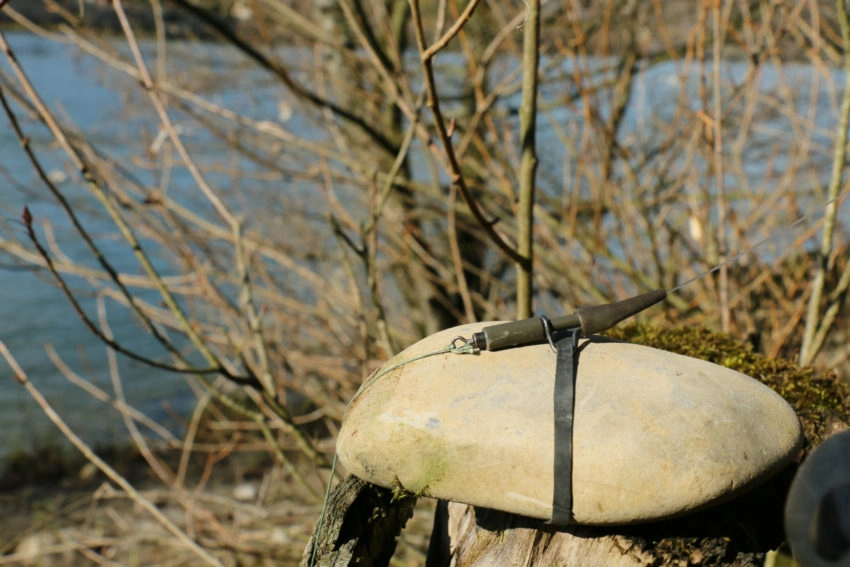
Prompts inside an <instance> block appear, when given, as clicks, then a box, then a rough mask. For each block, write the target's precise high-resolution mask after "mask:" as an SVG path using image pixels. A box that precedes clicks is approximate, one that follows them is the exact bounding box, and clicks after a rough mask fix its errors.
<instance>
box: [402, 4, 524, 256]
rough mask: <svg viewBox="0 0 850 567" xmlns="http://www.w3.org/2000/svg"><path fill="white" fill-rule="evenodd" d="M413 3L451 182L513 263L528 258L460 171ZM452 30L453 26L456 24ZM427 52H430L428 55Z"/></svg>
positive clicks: (430, 98) (431, 103) (419, 15)
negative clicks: (502, 230) (489, 213)
mask: <svg viewBox="0 0 850 567" xmlns="http://www.w3.org/2000/svg"><path fill="white" fill-rule="evenodd" d="M477 4H478V1H477V0H472V1H471V2H470V5H471V6H472V7H474V6H475V5H477ZM410 6H411V11H412V13H413V20H414V29H415V30H416V40H417V43H418V45H419V52H420V59H421V63H422V69H423V71H424V72H425V86H426V88H427V89H428V107H429V108H430V109H431V113H432V114H433V115H434V124H435V125H436V126H437V133H438V134H439V137H440V142H441V143H442V145H443V150H444V151H445V157H446V160H447V162H448V163H447V165H448V168H449V174H450V175H451V182H452V183H453V184H456V185H457V186H458V188H459V189H460V193H461V195H463V200H464V201H465V202H466V205H467V206H468V207H469V210H470V211H471V212H472V216H473V217H475V220H476V221H477V222H478V224H479V225H480V226H481V228H483V229H484V232H485V233H486V234H487V237H488V238H489V239H490V240H491V241H492V242H493V243H494V244H495V245H496V247H497V248H499V250H501V251H502V252H503V253H504V254H505V255H506V256H507V257H508V258H509V259H510V260H512V261H514V262H525V261H526V260H525V259H524V258H522V257H521V256H520V255H519V254H518V253H517V251H516V249H515V248H514V247H513V246H511V245H510V244H508V242H506V241H505V239H504V238H503V237H502V236H501V235H500V234H499V233H498V232H496V230H495V229H494V228H493V225H494V224H495V222H496V221H491V220H488V219H487V218H486V217H485V216H484V213H483V211H482V210H481V207H480V206H479V205H478V202H477V201H476V200H475V197H474V196H473V195H472V192H471V191H470V189H469V187H468V186H467V184H466V179H465V177H464V175H463V173H462V172H461V168H460V162H459V161H458V158H457V154H456V153H455V151H454V146H453V145H452V141H451V137H450V136H449V134H448V127H447V126H446V121H445V118H444V117H443V113H442V111H441V110H440V97H439V95H438V94H437V85H436V79H435V78H434V65H433V60H434V55H435V54H436V52H430V54H429V51H428V47H426V45H425V31H424V29H423V22H422V13H421V11H420V9H419V0H410ZM465 12H466V11H465ZM470 14H471V11H470ZM465 21H466V20H464V23H465ZM452 29H454V26H453V27H452ZM459 29H460V28H458V30H459ZM452 37H453V36H452ZM449 39H450V38H449ZM426 54H428V55H427V56H426Z"/></svg>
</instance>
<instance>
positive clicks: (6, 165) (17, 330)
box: [0, 32, 846, 456]
mask: <svg viewBox="0 0 850 567" xmlns="http://www.w3.org/2000/svg"><path fill="white" fill-rule="evenodd" d="M7 39H8V41H9V42H10V44H11V45H12V47H13V48H14V49H15V51H16V54H17V56H18V58H19V60H20V62H21V64H22V65H23V67H24V68H25V69H26V70H27V71H28V73H29V74H30V78H31V80H32V81H33V83H34V84H35V86H36V88H37V89H39V91H40V93H41V94H42V96H43V98H44V100H45V101H46V102H47V104H48V105H50V106H51V107H52V108H54V109H56V110H57V111H58V112H60V113H61V114H62V115H65V116H68V117H70V118H71V119H72V120H73V122H74V124H75V125H76V126H77V127H78V128H79V129H80V130H81V131H85V132H86V133H87V135H89V136H90V137H91V138H92V139H93V140H94V141H95V142H96V143H97V144H98V145H99V146H100V147H102V148H106V149H108V150H109V151H110V152H111V154H112V155H113V156H114V157H115V158H116V159H119V160H120V159H121V155H122V154H121V146H122V140H128V139H132V138H134V137H138V136H139V135H140V131H142V130H143V129H145V128H148V129H149V128H150V123H149V122H146V120H147V119H146V118H144V117H139V118H137V119H132V118H131V119H128V118H127V116H126V112H125V110H126V108H125V107H126V105H127V104H128V101H127V99H126V97H125V94H124V93H125V89H124V87H125V86H126V83H124V84H122V83H121V82H120V81H118V82H116V81H114V80H109V81H107V80H104V79H103V75H102V72H101V67H100V65H99V64H98V63H97V62H96V61H94V60H93V59H91V58H88V57H85V56H83V55H81V54H80V53H79V52H78V51H77V50H76V49H74V48H73V47H69V46H64V45H61V44H58V43H53V42H48V41H46V40H44V39H41V38H37V37H35V36H31V35H29V34H26V33H19V32H15V33H9V34H7ZM201 52H202V53H203V56H200V55H198V53H201ZM173 53H174V52H173ZM176 53H177V57H178V59H179V57H180V53H181V52H180V50H177V51H176ZM182 53H183V56H184V57H185V61H184V62H181V61H179V60H178V61H177V62H176V63H174V62H173V63H172V65H177V66H178V67H179V66H180V65H181V64H184V65H186V66H187V67H192V68H193V69H195V70H197V69H200V68H201V67H203V66H204V65H207V66H211V67H218V68H221V67H224V66H227V65H228V64H230V63H231V62H232V60H230V59H228V58H229V57H233V56H232V55H229V54H228V52H226V51H224V50H222V49H220V48H219V47H218V46H215V45H206V46H203V49H199V44H195V46H194V48H193V49H191V50H186V51H184V52H182ZM172 57H174V55H173V54H172ZM0 70H2V71H4V72H7V71H8V67H7V66H6V64H5V62H0ZM559 72H564V69H563V68H562V69H559ZM745 72H746V66H745V65H744V64H743V63H729V64H727V65H725V68H724V73H725V75H726V76H727V77H728V78H729V80H731V81H734V80H735V76H736V75H738V76H743V75H744V73H745ZM233 73H234V77H235V78H233V79H232V80H231V81H230V82H228V83H227V84H225V83H215V82H213V83H210V84H209V85H207V88H208V91H209V92H208V93H207V95H209V96H212V97H217V98H218V99H219V100H221V101H222V102H225V103H226V104H227V105H228V106H237V107H243V108H246V109H252V110H251V112H255V113H256V115H257V116H258V117H262V116H274V115H277V114H279V113H280V111H281V106H280V99H279V95H278V94H274V95H272V94H271V93H270V92H267V93H265V94H264V91H263V88H264V87H263V85H262V83H261V82H260V80H259V79H258V78H257V77H255V76H253V75H251V74H250V72H248V71H246V72H242V71H240V70H239V69H236V70H235V71H234V72H233ZM568 74H569V73H566V72H564V75H565V76H566V75H568ZM783 74H784V75H783V76H784V79H785V81H786V82H787V83H788V84H791V85H796V86H797V87H799V91H797V92H795V93H793V95H792V96H797V97H799V100H800V102H799V105H800V112H804V111H805V109H806V107H807V106H806V105H807V103H808V99H807V98H806V97H807V94H806V93H807V91H806V88H807V85H808V84H810V83H811V80H812V79H811V77H812V70H811V69H809V68H808V67H806V66H804V65H799V66H786V67H785V68H784V69H783ZM763 75H764V76H763V78H762V83H763V88H764V89H765V91H770V90H771V89H774V88H775V87H776V83H777V79H778V75H777V74H776V73H773V72H771V70H770V68H766V70H765V71H764V72H763ZM831 79H832V80H834V81H835V82H836V83H837V84H842V83H843V80H844V77H843V75H842V74H841V73H840V72H838V71H836V72H833V73H832V75H831ZM245 85H252V87H251V88H250V89H246V88H242V87H244V86H245ZM636 85H637V86H636V88H637V89H638V92H636V93H635V96H634V97H633V104H632V105H631V107H630V108H629V110H628V115H627V119H626V121H625V123H624V126H623V129H622V131H621V135H622V136H623V137H624V138H629V137H631V138H632V139H635V138H637V139H639V138H641V137H644V136H651V135H652V121H653V120H660V121H662V122H663V121H665V120H669V119H670V118H671V117H670V116H668V115H666V114H665V113H669V112H670V111H671V109H672V108H674V106H675V104H674V101H675V100H676V99H677V98H678V97H679V96H680V92H681V84H680V75H679V71H678V69H677V66H676V62H668V63H662V64H659V65H655V66H652V67H650V68H648V69H646V70H645V71H644V72H643V73H642V74H641V76H640V77H639V79H638V81H637V83H636ZM559 88H560V87H559V86H558V84H557V83H555V84H553V85H552V86H548V87H546V88H545V89H544V91H543V96H544V102H545V100H546V98H547V97H552V98H554V97H557V96H558V95H559V91H558V89H559ZM698 89H699V81H698V80H697V78H696V77H694V78H693V80H692V81H689V83H688V85H687V88H686V92H687V93H688V94H687V96H689V97H691V98H692V99H693V100H694V104H695V105H696V104H697V102H696V101H697V99H698ZM825 90H826V89H824V91H825ZM265 95H268V96H265ZM243 99H244V102H245V104H244V105H242V104H241V101H242V100H243ZM817 104H818V106H819V107H820V108H821V110H819V112H818V113H817V116H816V122H817V123H818V124H821V125H822V127H823V135H821V136H819V137H816V138H815V142H817V143H822V144H824V147H828V141H829V138H828V134H829V127H830V125H831V120H834V112H833V111H834V108H835V101H834V100H831V99H830V98H829V97H828V96H827V95H826V94H821V95H820V100H819V101H818V103H817ZM506 105H507V106H508V107H511V106H515V105H516V101H515V100H507V101H506ZM284 106H285V105H284ZM543 106H544V107H545V104H544V105H543ZM545 112H546V113H547V114H546V118H545V119H544V120H543V121H542V125H541V131H540V134H539V136H540V147H541V152H542V160H541V167H540V169H541V172H542V175H541V185H542V186H543V190H544V191H554V190H555V189H554V186H555V185H557V184H558V183H560V182H562V181H563V179H564V178H565V177H566V174H565V171H566V170H567V169H568V168H569V167H571V166H570V164H569V160H565V159H564V153H565V152H564V142H563V140H562V139H561V138H560V137H559V134H558V132H556V131H554V130H553V129H552V128H548V127H547V126H546V122H547V120H548V121H552V122H555V123H561V124H565V123H570V122H575V121H578V120H581V113H580V112H579V111H577V110H569V109H566V108H554V109H548V110H546V111H545ZM650 116H651V117H653V118H652V119H649V118H648V117H650ZM288 118H291V117H288ZM294 120H296V122H295V123H293V122H290V123H288V124H287V127H288V128H290V129H294V130H295V131H298V130H299V125H298V124H297V120H298V117H297V116H296V117H294ZM25 127H26V128H27V129H28V133H29V134H30V135H31V136H33V139H34V141H35V143H36V146H37V147H39V148H40V152H41V154H40V155H41V156H42V158H43V159H44V160H45V162H46V163H47V164H48V166H52V167H53V168H55V172H54V174H55V175H56V176H57V178H61V177H62V176H63V173H62V170H61V169H60V166H59V165H58V164H59V162H58V161H56V160H55V159H54V158H53V157H52V156H55V154H53V153H52V152H55V151H56V150H55V148H52V147H50V145H49V144H45V143H44V142H45V140H47V139H48V138H47V136H48V135H47V132H46V131H45V130H43V129H40V128H39V127H38V126H37V125H36V124H34V123H31V122H26V121H25ZM301 128H302V132H303V134H304V136H311V135H312V134H311V131H310V130H309V128H310V125H309V124H307V123H305V124H304V125H303V126H302V127H301ZM772 128H773V130H772V131H765V132H763V134H764V135H765V136H766V139H767V137H770V139H771V140H773V138H775V137H776V130H777V129H778V130H779V131H780V132H781V131H782V130H783V129H785V128H787V125H783V123H782V118H781V117H777V118H776V121H775V122H774V123H773V125H772ZM768 130H770V129H768ZM787 135H788V140H787V144H788V146H789V147H790V146H791V145H792V144H793V143H794V141H793V137H792V136H791V134H790V130H789V131H788V132H787ZM757 136H758V135H757V134H756V135H755V137H756V138H757ZM771 147H773V148H774V149H773V150H770V151H774V152H775V151H776V150H775V147H776V146H775V144H774V145H773V146H771ZM207 151H208V155H207V156H206V158H208V159H216V158H218V157H222V158H223V156H224V152H226V147H224V146H215V145H214V144H212V145H211V146H210V147H209V148H208V150H207ZM754 151H756V152H757V151H758V149H756V150H754ZM782 151H787V148H786V150H782ZM216 152H220V154H217V153H216ZM827 153H828V152H824V155H827ZM780 154H781V151H780ZM754 155H757V154H754ZM768 158H770V160H772V161H770V163H771V165H770V167H774V168H775V167H776V164H777V160H776V159H775V158H776V154H773V156H772V157H771V156H767V157H765V158H764V159H754V160H753V162H752V164H748V166H747V174H748V176H750V177H751V178H752V179H753V180H754V182H756V181H758V180H759V179H761V178H763V177H764V175H765V172H766V168H767V167H768V165H767V163H768V161H769V159H768ZM779 163H781V155H780V156H779ZM824 163H826V162H824ZM51 164H52V165H51ZM827 170H828V168H824V171H825V172H826V171H827ZM824 176H825V174H824V175H817V174H815V175H814V177H813V178H812V180H813V181H817V180H818V179H821V180H822V179H823V178H824ZM547 184H548V185H549V187H548V189H547ZM62 186H63V188H65V189H66V190H68V191H69V194H71V195H73V191H74V190H73V183H70V182H68V181H66V182H65V183H64V184H63V185H62ZM34 187H40V185H39V183H38V182H37V180H36V177H35V174H34V172H33V170H32V167H31V166H30V164H29V163H28V162H27V161H26V159H25V157H24V154H23V153H22V151H21V149H20V146H19V143H18V140H17V138H16V137H15V136H14V135H13V133H12V132H11V128H10V127H9V126H8V124H7V123H6V120H5V118H4V119H2V120H0V215H2V224H3V228H4V230H5V231H6V232H7V234H12V235H16V236H17V237H18V238H19V239H20V240H21V241H23V242H26V241H27V239H26V236H25V231H24V229H23V226H22V225H21V223H20V222H19V220H18V219H19V218H20V214H21V211H22V209H23V207H24V206H25V205H26V206H28V207H29V208H30V209H31V211H32V213H33V215H34V217H35V218H36V219H41V220H43V219H48V220H50V221H51V223H52V224H53V226H54V228H55V231H56V234H57V239H58V240H59V241H60V242H61V246H62V248H63V250H64V251H65V252H66V253H68V254H69V255H70V256H71V257H77V256H83V255H84V254H83V250H82V249H81V246H82V244H81V243H80V241H79V239H77V238H74V237H73V236H72V233H71V232H70V230H69V228H68V222H67V219H65V217H64V215H63V214H62V213H61V211H60V210H59V208H58V207H57V205H56V204H55V203H53V202H51V201H50V199H49V198H46V197H45V195H43V194H42V193H43V191H42V190H39V191H38V192H35V191H34V189H33V188H34ZM740 207H741V208H742V211H744V210H745V209H746V207H747V204H746V203H745V202H744V203H741V204H740ZM845 210H846V207H845ZM92 229H93V231H94V232H95V234H97V230H98V225H97V223H96V221H95V224H93V225H92ZM63 236H67V237H68V238H66V239H63V238H62V237H63ZM101 244H102V245H103V246H104V247H105V250H106V252H107V254H108V255H109V254H111V253H114V256H113V257H112V259H113V261H115V262H116V264H118V266H119V268H120V267H122V265H123V266H127V267H130V266H132V265H133V260H132V258H130V257H128V255H127V253H126V252H120V253H119V252H118V250H119V248H117V246H118V244H117V243H116V245H115V246H116V248H115V249H114V251H113V250H112V249H111V244H110V241H109V240H104V241H103V242H101ZM120 250H123V248H120ZM0 262H3V264H2V267H0V338H2V340H3V341H4V342H5V343H6V344H7V346H8V347H9V348H10V350H11V351H12V353H13V354H14V355H15V356H16V358H17V360H18V361H19V363H20V364H21V366H22V367H23V368H24V370H25V371H26V372H27V374H28V375H29V376H30V378H31V379H32V380H33V381H34V382H35V384H36V385H37V386H38V387H39V388H40V389H41V391H42V392H43V393H44V394H45V395H46V397H47V398H48V400H49V401H50V402H51V403H53V404H55V406H56V407H57V409H58V410H59V411H60V413H61V414H62V415H63V416H64V417H65V418H66V419H67V420H68V422H69V423H70V424H71V425H72V426H73V427H74V428H75V430H76V431H77V432H78V433H80V434H81V435H82V436H83V437H84V438H85V439H87V440H89V441H115V440H119V439H123V436H124V435H123V433H122V427H121V426H120V422H119V419H118V418H117V416H116V415H115V413H114V412H112V411H111V410H105V409H104V408H103V406H102V404H101V403H100V402H97V401H95V400H93V399H92V398H91V397H90V396H89V395H87V394H86V393H84V392H82V391H80V390H79V389H78V388H77V387H76V386H73V385H72V384H70V383H69V382H68V380H67V379H66V378H65V377H64V376H63V375H62V373H61V372H59V371H57V369H56V366H55V365H54V364H53V362H51V360H50V359H49V358H48V356H47V353H46V345H51V347H52V348H54V349H55V350H56V352H57V353H58V355H59V356H60V357H61V358H62V359H63V360H64V361H65V362H66V363H67V364H68V365H69V366H70V367H71V368H72V370H73V371H74V372H77V373H79V374H80V375H82V376H84V377H86V378H87V379H89V380H91V381H92V382H94V383H96V384H98V385H100V386H101V387H103V388H104V389H106V390H107V391H112V390H111V385H110V382H109V380H110V379H109V375H110V373H109V360H108V358H107V353H106V350H105V348H104V347H103V346H102V345H101V344H100V343H99V342H98V341H97V340H96V339H95V338H93V337H92V336H91V335H90V334H89V332H88V331H87V330H86V328H85V327H84V325H83V324H82V323H81V322H80V320H79V318H78V317H77V316H76V314H75V313H74V311H73V309H72V308H71V306H70V304H69V303H68V301H67V300H66V299H65V297H64V296H63V295H62V294H61V292H60V291H59V290H58V288H57V287H56V285H55V284H54V283H53V282H52V281H50V280H49V279H48V278H46V277H45V275H44V274H39V273H34V272H32V271H29V270H26V269H22V268H21V267H19V266H13V265H11V264H10V263H9V262H8V261H7V259H6V258H5V257H3V256H2V254H0ZM79 289H85V286H82V287H80V288H79ZM87 305H88V306H89V307H91V305H92V303H91V301H90V300H89V301H88V303H87ZM115 312H121V313H122V315H121V316H114V318H111V319H110V324H111V326H112V328H113V330H114V332H115V333H116V335H123V336H132V337H134V339H133V341H134V342H133V344H132V346H133V348H134V349H136V350H139V351H142V352H145V351H146V350H148V349H153V346H154V345H153V344H150V339H148V337H147V335H146V334H145V333H144V332H142V331H141V330H140V329H139V328H138V327H137V325H136V324H135V323H134V322H132V321H131V320H130V319H129V317H128V316H126V315H125V314H123V311H121V310H115ZM118 369H119V372H120V374H121V376H122V378H123V383H124V388H125V390H126V394H127V397H128V399H129V400H130V401H131V403H132V404H133V405H134V406H135V407H138V408H139V409H140V410H142V411H143V412H145V413H147V414H149V415H150V416H151V417H153V418H154V419H157V420H160V421H163V422H170V423H172V425H173V426H174V427H175V428H176V429H179V424H178V422H179V419H178V420H177V422H175V421H174V420H173V418H174V416H185V415H186V413H187V412H188V411H189V410H190V409H191V407H192V405H193V395H192V393H191V390H190V388H189V387H188V385H187V384H186V382H185V381H184V379H183V378H181V377H179V376H175V375H169V374H164V373H162V372H159V371H155V370H151V369H150V368H148V367H145V366H143V365H141V364H139V363H136V362H133V361H130V360H128V359H126V358H124V357H119V358H118ZM54 440H58V434H57V433H56V432H55V430H54V428H53V427H52V425H50V424H49V422H47V420H46V418H45V417H44V416H43V415H42V412H41V410H40V409H39V408H38V407H37V406H36V405H35V404H34V403H33V402H32V401H31V400H30V398H29V396H28V395H27V393H26V392H25V391H24V389H23V388H22V387H21V386H20V385H18V384H17V383H16V382H15V381H14V380H13V379H12V376H11V373H10V372H9V371H8V369H7V368H6V367H5V364H3V363H0V456H2V455H4V454H8V453H9V452H11V451H14V450H17V449H25V448H29V447H32V446H34V445H44V444H48V443H51V442H52V441H54Z"/></svg>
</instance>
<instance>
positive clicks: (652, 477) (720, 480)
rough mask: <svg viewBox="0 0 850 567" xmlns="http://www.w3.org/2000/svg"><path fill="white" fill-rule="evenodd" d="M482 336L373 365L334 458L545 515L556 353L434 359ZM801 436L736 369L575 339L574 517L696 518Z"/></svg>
mask: <svg viewBox="0 0 850 567" xmlns="http://www.w3.org/2000/svg"><path fill="white" fill-rule="evenodd" d="M480 329H481V324H480V323H479V324H476V325H466V326H461V327H456V328H453V329H449V330H446V331H443V332H441V333H437V334H435V335H432V336H430V337H427V338H425V339H423V340H422V341H420V342H418V343H416V344H415V345H413V346H411V347H410V348H408V349H406V350H405V351H403V352H402V353H400V354H399V355H397V356H396V357H394V358H393V359H391V360H390V361H388V362H387V363H386V364H385V365H384V366H383V367H382V368H381V369H379V371H378V372H377V374H376V376H377V378H376V379H374V380H372V381H368V382H367V385H366V387H365V388H364V389H363V390H362V391H361V392H360V393H359V394H358V395H357V397H356V398H355V400H354V401H353V403H352V404H351V406H350V408H349V410H348V412H347V415H346V417H345V419H344V421H343V425H342V429H341V431H340V434H339V437H338V441H337V451H338V454H339V458H340V460H341V462H342V463H343V464H344V465H345V466H346V468H348V470H349V471H350V472H352V473H354V474H356V475H357V476H359V477H361V478H363V479H365V480H367V481H369V482H372V483H375V484H378V485H380V486H385V487H390V488H393V487H399V488H404V489H406V490H408V491H411V492H414V493H418V494H423V495H428V496H431V497H435V498H440V499H445V500H452V501H457V502H463V503H468V504H473V505H476V506H483V507H487V508H492V509H496V510H503V511H507V512H513V513H516V514H521V515H525V516H529V517H532V518H540V519H548V518H550V516H551V513H552V499H553V481H554V467H553V458H554V446H553V445H554V425H553V417H554V416H553V402H552V399H553V389H554V375H555V354H554V353H553V352H552V350H551V349H550V346H549V345H548V344H543V345H533V346H524V347H521V348H513V349H506V350H499V351H482V352H479V353H477V354H456V353H451V352H442V353H440V354H432V353H434V352H436V351H440V350H441V349H444V348H445V346H446V345H448V344H450V343H451V341H452V339H453V338H454V337H456V336H458V335H462V336H465V337H470V336H471V335H472V333H473V332H476V331H479V330H480ZM456 344H459V343H456ZM423 355H425V356H424V357H423ZM420 357H422V358H420ZM802 441H803V437H802V430H801V428H800V424H799V421H798V419H797V417H796V415H795V413H794V411H793V410H792V409H791V408H790V406H788V404H787V403H786V402H785V401H784V400H783V399H782V398H781V397H780V396H778V395H777V394H776V393H774V392H773V391H772V390H770V389H769V388H767V387H766V386H764V385H762V384H761V383H759V382H757V381H755V380H753V379H751V378H749V377H747V376H745V375H743V374H741V373H739V372H736V371H733V370H729V369H727V368H724V367H720V366H717V365H714V364H711V363H708V362H705V361H701V360H697V359H693V358H688V357H684V356H681V355H676V354H673V353H669V352H666V351H661V350H657V349H652V348H648V347H643V346H638V345H632V344H626V343H619V342H613V341H607V340H604V339H594V340H591V341H589V342H587V344H584V342H583V344H582V346H581V347H580V354H579V363H578V373H577V381H576V390H575V411H574V429H573V454H572V463H573V475H572V490H573V500H572V511H573V517H574V519H575V521H576V522H577V523H580V524H591V525H593V524H596V525H610V524H628V523H634V522H643V521H651V520H657V519H662V518H669V517H673V516H676V515H679V514H683V513H687V512H690V511H693V510H696V509H700V508H703V507H706V506H708V505H711V504H713V503H716V502H719V501H721V500H724V499H726V498H730V497H732V496H734V495H736V494H738V493H740V492H742V491H744V490H746V489H748V488H750V487H752V486H754V485H756V484H757V483H759V482H760V481H762V480H764V479H766V478H767V477H769V476H770V475H771V474H772V473H774V472H776V471H778V470H779V469H781V468H782V467H783V466H785V465H786V464H787V463H788V462H789V461H790V460H791V459H793V457H794V456H795V455H797V454H798V452H799V451H800V448H801V446H802Z"/></svg>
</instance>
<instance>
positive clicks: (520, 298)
mask: <svg viewBox="0 0 850 567" xmlns="http://www.w3.org/2000/svg"><path fill="white" fill-rule="evenodd" d="M526 10H527V12H526V13H527V18H526V22H525V26H524V27H523V46H522V69H523V77H522V102H521V103H520V109H519V118H520V127H519V134H520V148H521V152H522V157H521V161H520V166H519V167H520V170H519V204H518V210H517V255H518V256H519V257H520V260H519V261H517V262H516V270H517V283H516V295H517V319H527V318H528V317H531V316H532V314H533V313H532V311H533V307H532V306H533V302H534V285H533V277H534V272H533V269H534V194H535V184H536V179H535V174H536V173H537V161H538V159H537V141H536V140H537V72H538V71H537V68H538V66H539V61H540V1H539V0H527V2H526Z"/></svg>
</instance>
